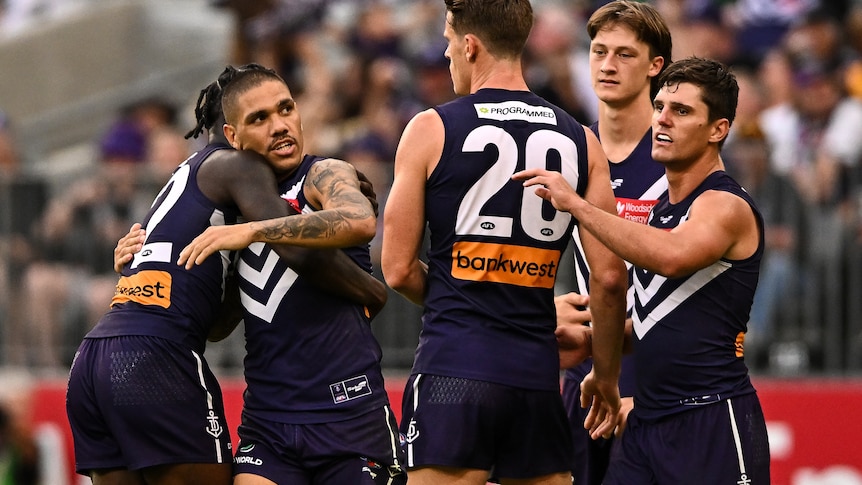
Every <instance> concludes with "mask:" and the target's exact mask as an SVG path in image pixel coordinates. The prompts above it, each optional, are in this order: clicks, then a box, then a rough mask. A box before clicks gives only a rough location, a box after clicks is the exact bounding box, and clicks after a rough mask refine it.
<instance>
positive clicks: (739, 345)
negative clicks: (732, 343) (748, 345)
mask: <svg viewBox="0 0 862 485" xmlns="http://www.w3.org/2000/svg"><path fill="white" fill-rule="evenodd" d="M744 343H745V333H744V332H739V333H738V334H737V335H736V356H737V357H740V358H741V357H742V356H743V355H744V354H745V346H744V345H743V344H744Z"/></svg>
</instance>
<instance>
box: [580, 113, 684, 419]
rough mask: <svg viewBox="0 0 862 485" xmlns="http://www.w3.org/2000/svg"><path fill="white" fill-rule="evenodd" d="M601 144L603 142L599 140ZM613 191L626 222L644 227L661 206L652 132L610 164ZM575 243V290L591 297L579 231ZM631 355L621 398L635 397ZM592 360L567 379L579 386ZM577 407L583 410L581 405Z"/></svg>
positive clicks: (661, 178)
mask: <svg viewBox="0 0 862 485" xmlns="http://www.w3.org/2000/svg"><path fill="white" fill-rule="evenodd" d="M590 129H591V130H592V131H593V133H595V134H596V136H599V125H598V123H594V124H593V125H591V126H590ZM599 141H601V139H599ZM608 165H609V167H610V174H611V188H613V190H614V197H615V198H616V200H617V214H619V216H620V217H622V218H624V219H628V220H630V221H635V222H638V223H641V224H646V223H647V218H648V217H649V212H650V210H651V209H652V208H653V206H654V205H655V204H656V202H658V197H659V196H660V195H661V194H663V193H665V192H666V191H667V176H666V175H665V171H664V166H663V165H662V164H660V163H658V162H656V161H655V160H653V159H652V128H650V129H649V130H647V131H646V133H644V136H643V138H641V140H640V142H638V144H637V146H636V147H635V149H634V150H633V151H632V152H631V153H630V154H629V156H628V157H626V158H625V159H624V160H622V161H620V162H609V164H608ZM572 238H573V240H574V242H575V251H574V256H575V288H576V289H577V291H578V292H579V293H589V289H590V286H589V282H590V268H589V266H588V265H587V261H586V259H585V258H584V249H583V244H582V243H581V238H580V234H579V232H578V231H577V230H575V231H574V232H573V233H572ZM626 268H628V270H629V287H628V291H627V293H626V310H627V314H631V309H632V307H633V306H634V301H635V299H634V287H633V286H632V265H631V263H629V262H628V261H627V262H626ZM631 359H632V357H631V356H630V355H624V356H623V360H624V365H623V371H622V374H620V382H619V386H620V393H621V395H622V396H631V395H633V394H634V375H633V373H632V372H631V365H629V364H630V361H631ZM592 367H593V364H592V359H587V360H586V361H585V362H583V363H582V364H581V365H579V366H577V367H574V368H572V369H568V370H566V379H572V380H574V381H575V382H580V381H581V380H583V378H584V377H586V375H587V374H588V373H589V372H590V370H591V369H592ZM574 405H576V406H580V403H575V404H574Z"/></svg>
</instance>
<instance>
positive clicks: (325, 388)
mask: <svg viewBox="0 0 862 485" xmlns="http://www.w3.org/2000/svg"><path fill="white" fill-rule="evenodd" d="M320 160H323V158H321V157H314V156H310V155H306V156H305V157H304V158H303V160H302V163H301V164H300V166H299V168H298V169H297V170H296V172H295V173H294V175H292V176H291V177H290V178H289V179H287V180H284V181H282V182H280V183H279V190H280V193H281V194H282V198H284V199H285V200H286V201H288V203H290V204H291V205H293V206H294V208H296V209H297V210H300V211H301V212H303V213H306V212H310V211H313V210H314V209H313V208H312V207H310V206H309V205H308V201H307V200H306V198H305V195H304V193H303V191H302V184H303V182H304V180H305V177H306V174H307V173H308V170H309V169H310V168H311V166H312V165H313V164H315V163H317V162H318V161H320ZM343 251H344V252H345V253H346V254H347V255H348V256H350V257H351V259H353V261H354V262H356V264H358V265H359V266H360V267H362V268H363V269H365V270H366V271H368V272H369V273H370V272H371V256H370V252H369V247H368V245H364V246H361V247H352V248H345V249H343ZM238 271H239V275H240V290H241V292H240V295H241V298H242V306H243V313H244V320H245V335H246V357H245V362H244V366H245V380H246V384H247V388H246V391H245V407H244V412H245V413H248V414H251V415H254V416H258V417H262V418H266V419H268V420H271V421H277V422H283V423H291V424H307V423H322V422H331V421H340V420H344V419H350V418H352V417H355V416H359V415H361V414H364V413H366V412H369V411H371V410H373V409H377V408H379V407H381V406H382V405H384V404H386V403H388V398H387V395H386V391H385V389H384V387H383V375H382V371H381V367H380V360H381V358H382V352H381V349H380V345H379V344H378V343H377V340H376V339H375V338H374V335H373V334H372V332H371V324H370V320H369V318H368V317H367V316H366V315H365V309H364V308H363V307H362V306H361V305H359V304H357V303H353V302H351V301H348V300H347V299H345V298H342V297H339V296H336V295H333V294H329V293H326V292H324V291H322V290H320V289H318V288H316V287H314V286H312V285H311V284H310V283H309V282H308V281H306V280H305V279H303V278H301V277H299V275H297V274H296V273H295V272H294V271H293V270H292V269H290V268H289V267H288V266H287V264H286V263H285V262H284V261H283V260H281V259H280V258H279V257H278V254H276V253H275V252H274V251H273V250H272V248H271V247H270V246H269V245H266V244H263V243H254V244H252V245H251V246H249V247H248V249H246V250H244V251H243V252H242V253H241V255H240V261H239V263H238Z"/></svg>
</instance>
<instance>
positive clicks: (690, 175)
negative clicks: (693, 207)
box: [664, 149, 724, 204]
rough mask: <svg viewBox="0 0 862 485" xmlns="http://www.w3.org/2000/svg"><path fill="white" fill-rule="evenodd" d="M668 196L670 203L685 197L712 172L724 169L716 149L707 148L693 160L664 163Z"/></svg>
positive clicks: (677, 201)
mask: <svg viewBox="0 0 862 485" xmlns="http://www.w3.org/2000/svg"><path fill="white" fill-rule="evenodd" d="M664 165H665V173H666V174H667V185H668V188H667V190H668V198H669V200H670V202H671V203H672V204H677V203H679V202H680V201H682V200H683V199H685V198H686V197H687V196H688V194H690V193H691V192H692V191H693V190H694V189H696V188H697V187H698V186H699V185H700V184H701V183H702V182H703V181H704V180H706V178H707V177H708V176H709V175H710V174H711V173H713V172H717V171H719V170H724V162H723V161H722V160H721V157H719V155H718V152H717V151H713V150H711V149H710V150H707V151H706V152H704V154H703V155H702V156H701V157H699V158H698V159H696V160H693V161H688V162H684V161H680V162H671V163H665V164H664Z"/></svg>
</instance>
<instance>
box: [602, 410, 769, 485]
mask: <svg viewBox="0 0 862 485" xmlns="http://www.w3.org/2000/svg"><path fill="white" fill-rule="evenodd" d="M635 409H637V403H635ZM634 414H635V412H632V414H631V415H629V419H628V422H627V424H626V430H625V433H623V436H622V438H621V440H620V448H619V450H615V451H619V453H614V454H613V456H612V457H611V464H610V466H609V467H608V474H607V476H606V477H605V481H604V483H605V484H606V485H615V484H626V485H628V484H632V483H638V484H645V485H647V484H659V483H699V484H704V485H707V484H745V485H767V484H769V483H770V482H769V479H770V478H769V442H768V441H767V437H766V421H765V419H764V418H763V411H762V410H761V408H760V401H759V400H758V399H757V394H755V393H751V394H746V395H744V396H739V397H734V398H731V399H725V400H723V401H719V402H717V403H715V404H710V405H706V406H703V407H699V408H695V409H692V410H690V411H686V412H683V413H680V414H676V415H673V416H669V417H667V418H664V419H661V420H659V421H656V422H646V421H642V420H639V419H638V418H637V416H635V415H634Z"/></svg>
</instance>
